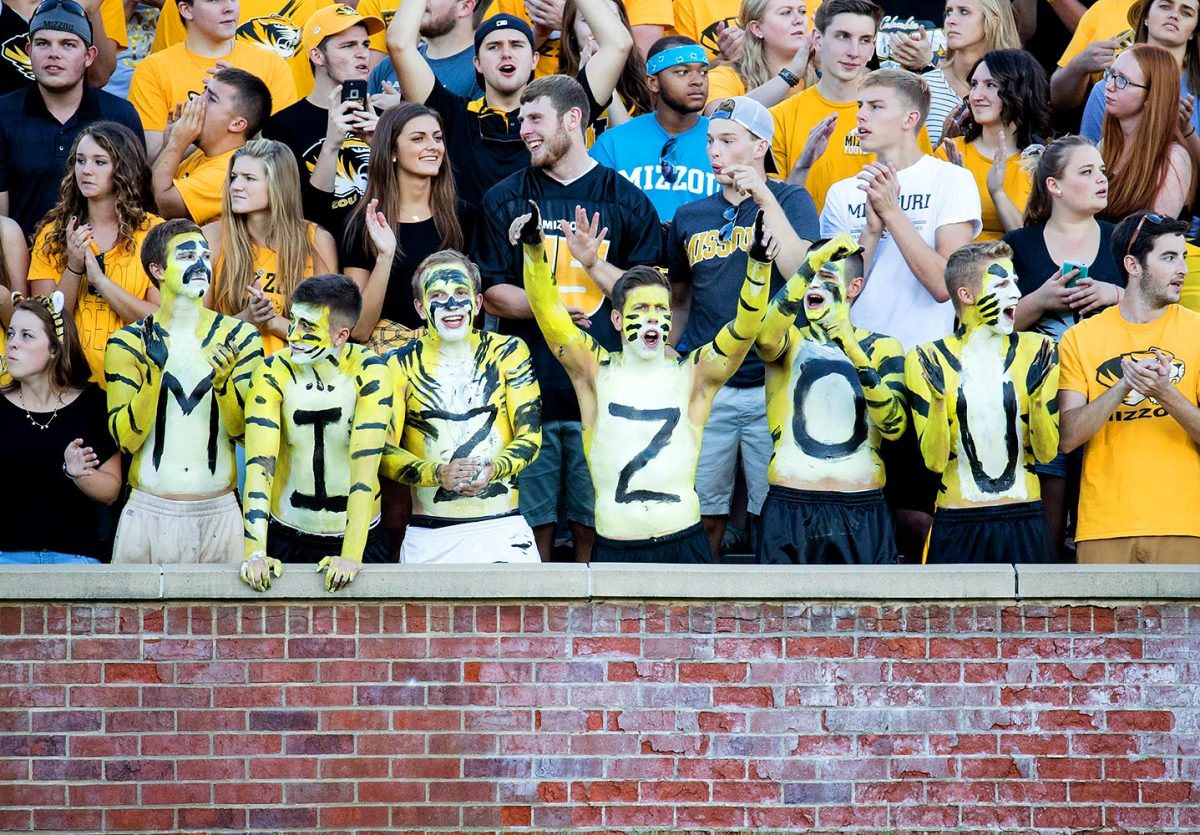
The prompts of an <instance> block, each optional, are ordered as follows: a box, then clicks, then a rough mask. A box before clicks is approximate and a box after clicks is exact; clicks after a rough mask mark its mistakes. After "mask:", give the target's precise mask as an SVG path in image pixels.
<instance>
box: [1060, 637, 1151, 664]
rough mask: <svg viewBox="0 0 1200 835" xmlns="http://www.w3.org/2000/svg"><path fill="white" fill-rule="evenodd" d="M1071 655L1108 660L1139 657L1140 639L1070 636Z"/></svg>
mask: <svg viewBox="0 0 1200 835" xmlns="http://www.w3.org/2000/svg"><path fill="white" fill-rule="evenodd" d="M1071 655H1072V656H1073V657H1075V658H1107V659H1110V660H1129V659H1133V658H1141V657H1142V641H1141V639H1140V638H1072V639H1071Z"/></svg>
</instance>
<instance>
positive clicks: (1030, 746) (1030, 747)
mask: <svg viewBox="0 0 1200 835" xmlns="http://www.w3.org/2000/svg"><path fill="white" fill-rule="evenodd" d="M1000 751H1001V753H1004V754H1026V755H1035V756H1064V755H1066V754H1067V736H1066V735H1065V734H1003V735H1002V736H1001V737H1000Z"/></svg>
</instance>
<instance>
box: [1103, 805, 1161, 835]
mask: <svg viewBox="0 0 1200 835" xmlns="http://www.w3.org/2000/svg"><path fill="white" fill-rule="evenodd" d="M1104 818H1105V821H1106V822H1107V823H1108V824H1109V825H1110V826H1113V827H1118V828H1119V831H1133V832H1147V831H1161V830H1164V829H1167V828H1168V827H1171V826H1173V824H1174V822H1175V810H1174V809H1173V808H1171V807H1167V806H1109V807H1107V808H1105V810H1104Z"/></svg>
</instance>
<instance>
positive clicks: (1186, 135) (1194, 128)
mask: <svg viewBox="0 0 1200 835" xmlns="http://www.w3.org/2000/svg"><path fill="white" fill-rule="evenodd" d="M1195 133H1196V126H1195V125H1192V129H1191V130H1190V131H1188V132H1187V133H1185V134H1184V135H1183V138H1184V139H1191V138H1192V136H1194V135H1195Z"/></svg>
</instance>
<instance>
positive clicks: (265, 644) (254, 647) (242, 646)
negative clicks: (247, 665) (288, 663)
mask: <svg viewBox="0 0 1200 835" xmlns="http://www.w3.org/2000/svg"><path fill="white" fill-rule="evenodd" d="M216 647H217V655H216V657H217V658H226V659H231V658H243V659H245V660H247V661H262V660H264V659H268V658H283V657H284V653H285V651H286V649H287V642H286V641H285V640H284V639H283V638H281V637H275V638H231V637H228V636H226V637H223V638H221V639H220V640H219V641H217V642H216Z"/></svg>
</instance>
